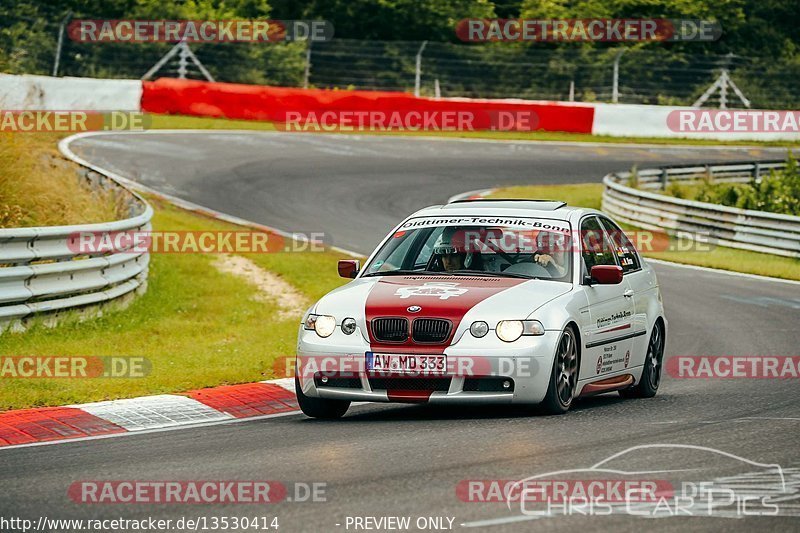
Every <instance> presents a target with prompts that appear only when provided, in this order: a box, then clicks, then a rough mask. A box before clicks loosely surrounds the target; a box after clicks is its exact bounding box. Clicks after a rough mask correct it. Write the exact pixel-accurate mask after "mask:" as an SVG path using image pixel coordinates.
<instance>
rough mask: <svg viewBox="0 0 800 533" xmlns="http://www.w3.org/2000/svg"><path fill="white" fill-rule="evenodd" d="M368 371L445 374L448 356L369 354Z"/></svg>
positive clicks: (367, 354)
mask: <svg viewBox="0 0 800 533" xmlns="http://www.w3.org/2000/svg"><path fill="white" fill-rule="evenodd" d="M366 356H367V370H369V371H373V372H400V373H403V374H444V373H446V371H447V356H446V355H415V354H385V353H374V352H367V353H366Z"/></svg>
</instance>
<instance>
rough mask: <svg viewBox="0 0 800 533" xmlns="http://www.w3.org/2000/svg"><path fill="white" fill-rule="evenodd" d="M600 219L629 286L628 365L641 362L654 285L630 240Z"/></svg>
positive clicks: (608, 221)
mask: <svg viewBox="0 0 800 533" xmlns="http://www.w3.org/2000/svg"><path fill="white" fill-rule="evenodd" d="M599 218H600V222H601V224H602V225H603V228H604V229H605V230H606V233H607V234H608V236H609V238H610V239H611V243H612V245H613V246H614V249H615V251H616V254H617V258H618V259H619V261H620V266H622V275H623V279H625V280H627V282H628V286H629V287H630V289H631V290H633V307H634V310H633V325H632V330H633V331H632V332H631V333H632V334H634V335H635V337H634V338H633V349H632V351H631V363H630V366H638V365H642V364H644V360H645V357H646V355H647V343H648V341H649V337H648V336H647V325H648V324H649V323H650V321H649V320H648V316H647V313H648V312H650V311H652V309H655V308H657V307H658V305H657V304H656V305H653V304H654V303H655V302H653V301H652V300H653V299H654V298H655V299H658V286H657V284H656V279H655V276H654V275H653V273H652V272H651V271H650V270H649V269H643V268H642V261H641V258H640V257H639V254H638V252H637V250H636V247H635V246H634V245H633V243H632V242H631V240H630V239H629V238H628V236H627V235H625V232H623V231H622V229H620V227H619V226H617V225H616V224H615V223H614V222H613V221H612V220H611V219H609V218H607V217H604V216H600V217H599Z"/></svg>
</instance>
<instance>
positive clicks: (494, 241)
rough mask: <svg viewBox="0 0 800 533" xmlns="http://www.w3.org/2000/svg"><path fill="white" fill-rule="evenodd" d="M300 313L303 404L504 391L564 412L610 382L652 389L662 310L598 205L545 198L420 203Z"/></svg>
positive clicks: (328, 408)
mask: <svg viewBox="0 0 800 533" xmlns="http://www.w3.org/2000/svg"><path fill="white" fill-rule="evenodd" d="M339 274H340V275H341V276H343V277H345V278H353V279H352V281H351V282H350V283H348V284H346V285H344V286H342V287H339V288H338V289H336V290H333V291H331V292H330V293H328V294H327V295H326V296H324V297H323V298H322V299H321V300H319V301H318V302H317V303H315V304H314V305H313V306H312V307H311V308H310V309H309V310H308V312H307V313H306V315H305V317H304V319H303V323H302V325H301V326H300V331H299V335H298V342H297V367H296V369H297V372H296V376H297V377H296V378H295V383H296V388H297V398H298V403H299V405H300V407H301V409H302V410H303V412H304V413H305V414H306V415H308V416H311V417H317V418H338V417H341V416H343V415H344V414H345V412H346V411H347V409H348V407H349V406H350V402H352V401H370V402H430V403H441V404H447V403H449V404H458V403H461V404H470V403H484V404H485V403H507V404H531V405H538V406H539V409H540V410H541V411H544V412H546V413H550V414H559V413H565V412H566V411H567V410H568V409H569V408H570V406H571V405H572V402H573V400H574V399H575V398H578V397H580V396H587V395H593V394H600V393H605V392H610V391H619V393H620V394H622V395H623V396H624V397H641V398H647V397H652V396H654V395H655V394H656V392H657V390H658V386H659V383H660V380H661V373H662V364H663V356H664V345H665V340H666V334H667V321H666V319H665V317H664V308H663V305H662V300H661V293H660V290H659V286H658V281H657V280H656V275H655V273H654V272H653V270H652V268H651V267H650V266H649V265H648V264H647V262H646V261H644V260H643V259H642V257H641V256H640V255H639V253H638V252H637V251H636V249H635V247H634V246H633V244H632V243H631V241H630V239H629V238H628V237H627V236H626V235H625V233H623V231H622V230H621V229H620V228H619V226H618V225H617V224H615V223H614V222H613V221H612V220H611V219H610V218H608V217H607V216H606V215H604V214H603V213H601V212H598V211H596V210H592V209H584V208H573V207H568V206H567V205H566V204H564V203H563V202H555V201H546V200H542V201H537V200H465V201H456V202H452V203H449V204H447V205H439V206H432V207H428V208H425V209H422V210H420V211H418V212H416V213H414V214H413V215H411V216H409V217H408V218H407V219H405V220H403V221H402V222H401V223H400V224H399V225H398V226H397V227H396V228H394V229H393V230H392V231H391V232H390V233H389V234H388V235H387V236H386V237H385V238H384V239H383V241H382V242H381V243H380V245H379V246H378V247H377V249H376V250H375V251H374V252H373V253H372V255H371V256H370V257H369V258H368V259H367V260H366V263H365V265H364V267H363V268H361V266H360V263H359V261H354V260H343V261H340V262H339Z"/></svg>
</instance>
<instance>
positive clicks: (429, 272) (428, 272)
mask: <svg viewBox="0 0 800 533" xmlns="http://www.w3.org/2000/svg"><path fill="white" fill-rule="evenodd" d="M441 274H444V272H433V271H432V270H413V269H411V268H400V269H397V270H385V271H383V272H370V273H369V274H364V275H363V276H361V277H362V278H366V277H370V276H408V275H423V276H429V275H430V276H439V275H441Z"/></svg>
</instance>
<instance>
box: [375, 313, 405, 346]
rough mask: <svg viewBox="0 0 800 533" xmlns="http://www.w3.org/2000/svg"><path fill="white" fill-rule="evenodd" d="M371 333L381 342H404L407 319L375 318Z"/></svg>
mask: <svg viewBox="0 0 800 533" xmlns="http://www.w3.org/2000/svg"><path fill="white" fill-rule="evenodd" d="M372 334H373V335H374V336H375V338H376V339H377V340H379V341H381V342H405V341H406V339H408V319H406V318H375V319H373V320H372Z"/></svg>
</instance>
